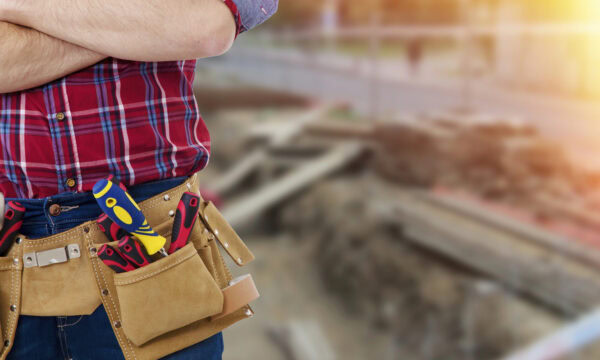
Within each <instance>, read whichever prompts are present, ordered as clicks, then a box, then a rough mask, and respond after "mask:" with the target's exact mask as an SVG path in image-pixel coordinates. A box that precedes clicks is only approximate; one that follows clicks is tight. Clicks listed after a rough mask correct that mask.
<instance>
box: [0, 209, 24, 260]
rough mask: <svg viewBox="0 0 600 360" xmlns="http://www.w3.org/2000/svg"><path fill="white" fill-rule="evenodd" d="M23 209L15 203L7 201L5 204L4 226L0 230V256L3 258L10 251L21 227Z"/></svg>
mask: <svg viewBox="0 0 600 360" xmlns="http://www.w3.org/2000/svg"><path fill="white" fill-rule="evenodd" d="M24 215H25V207H23V205H21V204H20V203H18V202H16V201H9V202H8V204H6V211H5V212H4V225H3V226H2V230H0V256H4V255H6V254H7V253H8V250H10V248H11V246H12V244H13V242H14V241H15V238H16V237H17V234H18V232H19V229H21V225H23V216H24Z"/></svg>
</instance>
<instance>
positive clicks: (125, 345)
mask: <svg viewBox="0 0 600 360" xmlns="http://www.w3.org/2000/svg"><path fill="white" fill-rule="evenodd" d="M92 246H93V245H92V238H91V236H88V248H89V247H92ZM90 262H91V263H92V269H93V270H94V274H96V279H98V281H100V276H98V269H97V266H98V260H97V259H93V258H92V257H90ZM100 275H102V281H103V283H104V288H105V289H106V288H108V283H107V281H106V278H105V277H104V274H103V273H102V271H100ZM106 296H107V297H108V299H109V300H110V303H111V304H112V307H113V310H111V309H110V307H106V306H105V310H106V313H107V315H108V319H109V320H110V321H112V319H111V318H110V315H111V314H112V316H113V318H114V317H118V316H115V314H117V315H118V314H119V312H118V311H117V306H116V304H115V302H114V301H113V298H112V295H111V294H108V295H106ZM103 303H104V301H103ZM113 311H114V312H113ZM111 327H112V324H111ZM113 332H114V333H115V336H116V337H117V340H118V341H119V343H121V344H123V346H122V348H124V353H123V355H125V358H127V355H128V354H129V353H130V352H131V354H132V356H133V358H134V359H137V357H136V354H135V351H133V349H132V348H131V343H130V342H129V340H128V339H126V340H127V342H125V341H123V339H122V338H121V334H120V331H119V329H116V330H114V331H113ZM128 348H129V350H128Z"/></svg>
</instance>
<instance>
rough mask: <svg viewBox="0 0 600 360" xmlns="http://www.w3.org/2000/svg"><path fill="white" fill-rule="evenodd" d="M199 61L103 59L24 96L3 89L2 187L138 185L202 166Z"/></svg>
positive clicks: (35, 192) (204, 138) (31, 194)
mask: <svg viewBox="0 0 600 360" xmlns="http://www.w3.org/2000/svg"><path fill="white" fill-rule="evenodd" d="M195 64H196V62H195V61H177V62H161V63H144V62H134V61H123V60H117V59H112V58H109V59H106V60H104V61H102V62H100V63H98V64H96V65H94V66H92V67H90V68H87V69H84V70H82V71H80V72H77V73H74V74H72V75H69V76H67V77H65V78H62V79H59V80H56V81H54V82H51V83H49V84H46V85H44V86H42V87H39V88H35V89H31V90H28V91H24V92H18V93H11V94H0V144H1V146H2V153H1V154H0V190H1V191H2V192H3V193H4V195H5V196H7V197H19V198H40V197H46V196H50V195H54V194H57V193H61V192H65V191H78V192H83V191H90V190H91V189H92V187H93V185H94V184H95V183H96V181H98V180H99V179H101V178H105V177H107V176H108V175H109V174H113V175H115V176H116V177H118V178H119V179H120V180H121V181H122V182H123V183H124V184H126V185H133V184H137V183H143V182H147V181H152V180H158V179H164V178H169V177H176V176H187V175H191V174H193V173H194V172H197V171H199V170H200V169H202V168H203V167H205V166H206V164H207V162H208V158H209V154H210V137H209V133H208V130H207V128H206V125H205V124H204V121H203V120H202V118H201V117H200V115H199V112H198V106H197V103H196V100H195V98H194V94H193V91H192V83H193V80H194V68H195Z"/></svg>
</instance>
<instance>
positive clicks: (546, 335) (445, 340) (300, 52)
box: [196, 0, 600, 360]
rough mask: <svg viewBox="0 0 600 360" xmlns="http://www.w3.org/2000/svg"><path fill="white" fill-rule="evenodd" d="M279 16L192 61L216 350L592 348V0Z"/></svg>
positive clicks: (596, 242)
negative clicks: (227, 308) (236, 282)
mask: <svg viewBox="0 0 600 360" xmlns="http://www.w3.org/2000/svg"><path fill="white" fill-rule="evenodd" d="M279 7H280V9H279V13H278V14H277V15H276V17H274V18H273V19H271V20H270V21H269V22H267V23H265V24H264V25H263V26H261V27H260V28H258V29H256V30H253V31H251V32H250V33H248V34H243V35H241V36H240V37H239V38H238V40H237V42H236V44H235V46H234V48H233V49H232V50H231V51H230V52H229V53H228V54H227V55H225V56H223V57H219V58H216V59H209V60H202V61H200V62H199V65H198V70H197V71H198V74H197V84H196V94H197V97H198V101H199V103H200V109H201V111H202V113H203V116H204V118H205V120H206V122H207V124H208V127H209V129H210V131H211V134H212V159H211V163H210V165H209V166H208V168H207V169H206V170H205V171H203V172H202V173H201V174H202V175H201V177H202V182H203V184H204V195H205V196H206V197H210V198H211V199H213V200H214V201H215V202H216V203H218V206H219V207H220V208H221V209H222V211H223V213H224V215H225V216H226V217H227V218H228V220H229V221H230V222H231V223H232V224H233V225H234V227H236V229H238V232H239V233H240V235H241V236H242V238H244V239H245V241H246V242H247V243H248V244H249V246H250V248H251V249H252V250H253V251H254V253H255V255H256V257H257V259H256V260H255V261H254V262H253V263H252V264H251V265H249V266H248V268H247V269H246V268H243V269H239V268H237V267H236V266H235V265H231V267H232V269H234V271H235V273H236V274H242V273H245V272H251V273H252V274H253V276H254V278H255V281H256V282H257V285H258V287H259V290H260V291H261V295H262V296H261V298H260V299H259V300H258V301H257V302H255V303H254V304H253V308H254V310H255V312H256V315H255V316H254V317H253V318H252V319H250V320H248V321H244V322H241V323H239V324H236V325H235V326H234V327H233V328H231V329H229V330H227V331H226V332H225V359H228V360H237V359H269V360H271V359H273V360H278V359H281V360H330V359H381V360H387V359H402V360H405V359H406V360H413V359H415V360H430V359H431V360H433V359H440V360H453V359H466V360H479V359H511V360H516V359H519V360H520V359H600V345H599V344H600V311H598V310H597V307H598V305H600V232H599V230H600V160H599V157H598V154H600V145H599V143H600V142H599V141H598V139H600V123H599V122H598V119H599V117H600V116H599V115H600V106H599V105H600V66H598V64H600V1H598V0H528V1H523V0H370V1H365V0H303V1H281V3H280V6H279Z"/></svg>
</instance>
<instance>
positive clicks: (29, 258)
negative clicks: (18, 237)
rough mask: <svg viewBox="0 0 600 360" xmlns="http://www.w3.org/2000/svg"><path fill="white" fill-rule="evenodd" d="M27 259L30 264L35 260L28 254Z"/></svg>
mask: <svg viewBox="0 0 600 360" xmlns="http://www.w3.org/2000/svg"><path fill="white" fill-rule="evenodd" d="M25 261H26V262H27V263H28V264H31V262H32V261H33V258H32V257H31V256H28V257H26V258H25Z"/></svg>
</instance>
